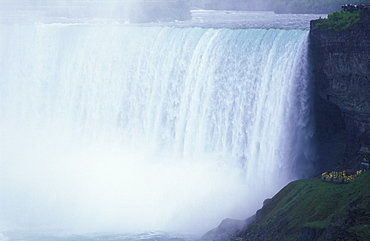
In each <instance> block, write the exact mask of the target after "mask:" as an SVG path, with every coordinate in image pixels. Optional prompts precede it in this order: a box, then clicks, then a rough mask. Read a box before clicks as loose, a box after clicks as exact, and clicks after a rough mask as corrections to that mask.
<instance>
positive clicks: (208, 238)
mask: <svg viewBox="0 0 370 241" xmlns="http://www.w3.org/2000/svg"><path fill="white" fill-rule="evenodd" d="M254 220H255V216H252V217H250V218H247V219H245V220H236V219H231V218H227V219H224V220H222V222H221V223H220V225H219V226H218V227H217V228H215V229H212V230H210V231H208V232H207V233H206V234H204V235H203V236H202V238H201V241H228V240H231V239H233V238H234V236H235V234H236V233H239V232H240V231H241V230H243V229H245V228H246V227H247V226H248V225H249V224H250V223H251V222H253V221H254Z"/></svg>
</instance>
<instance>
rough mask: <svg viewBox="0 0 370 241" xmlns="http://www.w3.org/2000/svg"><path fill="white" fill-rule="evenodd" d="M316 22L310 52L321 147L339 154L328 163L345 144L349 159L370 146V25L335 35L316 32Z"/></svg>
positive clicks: (366, 24) (312, 23)
mask: <svg viewBox="0 0 370 241" xmlns="http://www.w3.org/2000/svg"><path fill="white" fill-rule="evenodd" d="M316 21H317V20H314V21H311V31H310V50H311V54H312V63H313V68H314V79H315V84H316V93H317V95H316V118H317V119H316V123H317V127H318V139H319V145H321V152H322V153H324V152H325V150H334V149H335V150H337V152H339V153H336V154H333V155H332V156H331V157H328V159H329V161H330V159H333V158H337V157H338V156H340V155H341V153H340V152H341V151H340V150H341V148H343V146H344V145H345V146H346V153H347V159H350V158H351V155H352V156H353V155H354V154H355V153H356V152H357V151H358V150H359V149H360V148H361V146H367V145H369V144H370V24H368V23H358V24H355V25H353V26H351V27H350V28H349V29H347V30H344V31H341V32H336V31H334V30H318V29H315V24H316ZM325 143H326V147H323V146H325ZM333 145H334V146H333ZM336 146H337V147H338V148H335V147H336ZM319 150H320V148H319ZM331 164H332V163H331Z"/></svg>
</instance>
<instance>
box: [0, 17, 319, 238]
mask: <svg viewBox="0 0 370 241" xmlns="http://www.w3.org/2000/svg"><path fill="white" fill-rule="evenodd" d="M215 14H216V15H217V16H218V17H217V19H218V20H217V21H219V22H220V23H221V22H222V23H223V24H220V25H219V27H218V28H215V26H214V25H215V22H216V23H217V21H216V20H215V18H214V16H215ZM248 14H249V15H248ZM242 15H245V16H244V17H243V19H244V18H245V17H246V16H249V17H250V19H255V20H256V19H258V18H259V19H260V20H261V23H263V24H262V25H261V26H255V24H257V22H258V21H254V22H253V21H252V20H251V21H250V22H249V23H252V22H253V24H254V25H253V26H248V22H243V21H242V20H241V19H242V17H241V16H242ZM193 16H194V17H193V20H191V21H189V22H182V23H173V25H171V24H166V25H160V24H147V25H131V24H123V23H119V22H104V23H102V22H99V21H92V22H86V21H80V22H76V20H74V21H75V22H73V23H72V22H71V21H64V22H61V21H55V19H54V20H53V19H52V20H49V21H42V22H40V21H37V22H32V21H24V22H22V21H20V22H17V21H13V19H12V18H4V19H5V20H4V19H3V21H2V23H1V24H0V240H1V241H3V240H52V239H55V240H101V239H100V238H101V237H103V239H104V240H124V239H131V240H135V239H151V238H150V237H152V239H157V240H160V239H166V237H167V236H165V235H164V234H161V235H162V236H161V237H160V238H158V237H159V236H160V235H159V234H158V233H155V232H154V233H146V234H145V235H144V236H145V237H141V236H135V237H132V236H130V238H127V236H125V235H118V234H117V233H120V234H124V233H138V232H148V231H152V230H161V231H165V232H180V233H190V234H197V235H199V234H202V233H204V232H206V231H208V230H209V229H212V228H214V227H216V226H217V225H218V224H219V223H220V221H221V220H222V219H224V218H235V219H245V218H247V217H249V216H251V215H253V214H254V213H255V211H256V210H257V209H258V208H260V207H261V205H262V202H263V200H264V199H266V198H269V197H271V196H272V195H273V194H275V193H276V192H277V191H278V190H279V189H280V188H281V187H283V186H284V185H285V184H286V183H288V182H289V181H291V180H294V179H297V178H302V177H305V176H308V175H310V174H311V172H310V171H312V166H313V158H314V157H313V156H314V151H313V147H312V144H311V139H312V132H313V130H312V124H311V122H312V121H311V118H310V116H311V98H310V91H311V90H310V82H309V76H308V75H309V74H308V73H309V71H308V69H309V66H308V61H307V35H308V31H307V25H308V22H307V21H309V20H307V21H306V22H304V23H302V24H301V25H300V26H299V27H287V28H285V27H284V26H286V25H289V26H291V24H290V23H296V22H297V21H301V20H302V19H303V18H311V19H312V18H315V17H316V16H315V15H302V16H301V17H299V15H284V17H281V18H280V21H281V26H283V27H282V28H281V29H277V28H271V25H264V24H265V23H270V24H272V25H275V24H276V19H279V15H274V14H272V13H246V12H241V13H238V12H231V14H230V12H207V11H199V12H194V13H193ZM222 17H223V18H224V20H225V21H222ZM266 18H267V19H268V18H270V22H269V21H266ZM220 19H221V20H220ZM262 19H263V20H262ZM244 21H245V20H244ZM238 23H241V25H238ZM225 24H226V26H225ZM227 24H228V25H227ZM294 26H295V25H294ZM30 230H32V232H38V230H49V231H47V232H46V233H45V232H42V231H40V232H41V233H43V234H42V235H41V236H37V235H36V236H33V235H31V234H29V233H28V234H27V235H28V236H27V235H26V234H24V236H22V233H24V232H31V231H30ZM35 230H36V231H35ZM50 230H62V231H63V232H69V233H74V234H75V235H76V236H73V235H72V236H68V235H67V236H63V235H59V234H58V235H59V236H58V235H56V234H55V235H54V236H53V231H50ZM49 232H51V234H50V233H49ZM55 232H57V231H55ZM58 232H59V231H58ZM97 232H103V233H105V234H106V233H110V234H112V235H111V236H109V235H108V236H101V234H99V235H95V236H94V235H90V234H89V235H85V236H78V235H77V234H81V233H97ZM113 233H115V234H117V235H116V236H115V235H113ZM48 235H49V236H48ZM50 235H51V236H50ZM151 235H152V236H151ZM156 235H157V236H158V235H159V236H158V237H157V236H156ZM35 237H36V238H35ZM50 237H54V238H50ZM104 237H105V238H104ZM156 237H157V238H156ZM167 239H170V238H168V237H167Z"/></svg>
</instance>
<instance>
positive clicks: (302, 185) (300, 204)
mask: <svg viewBox="0 0 370 241" xmlns="http://www.w3.org/2000/svg"><path fill="white" fill-rule="evenodd" d="M257 217H258V218H257V221H256V222H255V223H254V224H253V225H251V226H250V227H249V228H248V229H247V230H244V231H243V232H242V233H240V234H239V235H238V236H240V237H242V239H245V240H299V239H300V238H301V235H302V228H308V229H311V230H314V231H315V232H316V233H319V234H318V235H316V237H315V239H312V240H337V239H338V240H370V172H367V173H365V174H363V175H361V176H359V177H358V178H357V179H356V180H354V181H353V182H351V183H350V184H342V185H339V184H332V183H325V182H322V181H320V180H319V179H306V180H299V181H295V182H292V183H290V184H289V185H287V186H286V187H285V188H283V189H282V190H281V191H280V192H279V193H278V194H276V195H275V196H274V197H273V198H272V199H271V201H270V202H269V203H268V204H266V205H265V206H264V207H263V208H262V209H261V210H259V212H258V213H257Z"/></svg>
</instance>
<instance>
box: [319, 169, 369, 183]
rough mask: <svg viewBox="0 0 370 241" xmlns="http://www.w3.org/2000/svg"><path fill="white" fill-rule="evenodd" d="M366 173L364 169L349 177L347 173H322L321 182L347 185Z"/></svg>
mask: <svg viewBox="0 0 370 241" xmlns="http://www.w3.org/2000/svg"><path fill="white" fill-rule="evenodd" d="M364 172H366V169H362V170H358V171H356V174H351V175H349V174H348V173H347V171H341V172H329V173H328V172H324V173H322V174H321V180H322V181H324V182H334V183H349V182H350V181H353V180H354V179H355V178H356V177H357V176H359V175H361V174H362V173H364Z"/></svg>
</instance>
